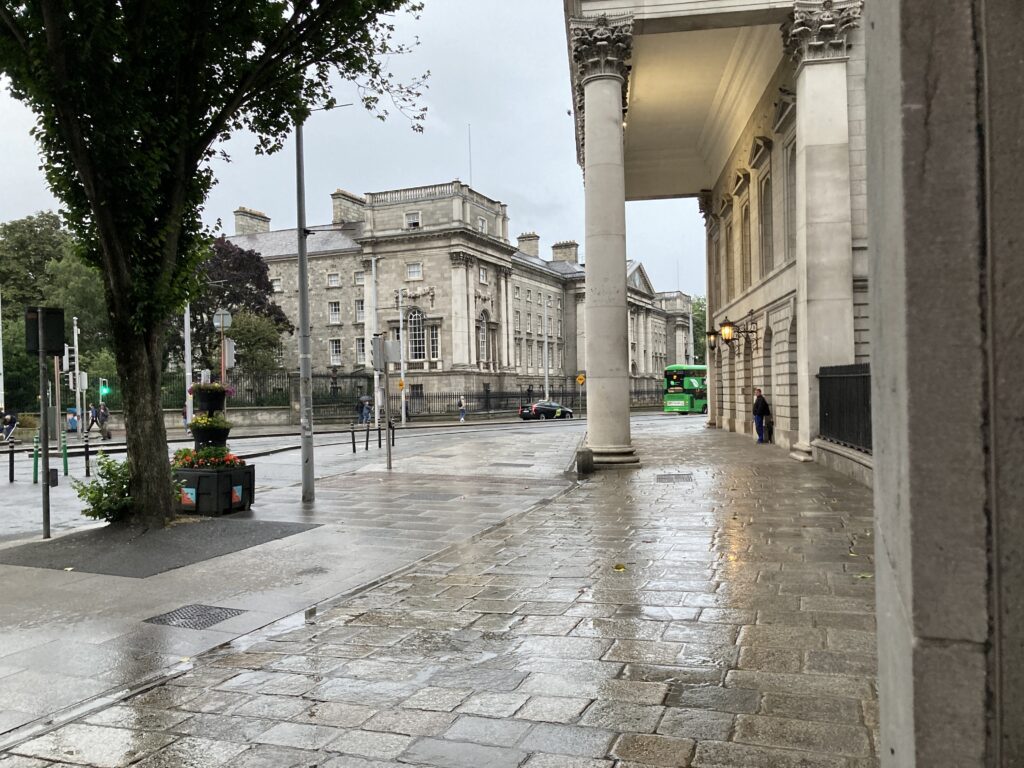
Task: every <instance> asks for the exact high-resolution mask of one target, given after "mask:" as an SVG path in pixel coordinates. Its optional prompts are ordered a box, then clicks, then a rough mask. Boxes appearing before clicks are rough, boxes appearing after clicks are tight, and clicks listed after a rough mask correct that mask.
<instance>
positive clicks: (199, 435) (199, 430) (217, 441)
mask: <svg viewBox="0 0 1024 768" xmlns="http://www.w3.org/2000/svg"><path fill="white" fill-rule="evenodd" d="M230 432H231V427H192V437H193V438H194V440H195V445H196V450H197V451H198V450H199V449H200V448H204V447H206V446H208V445H210V446H215V447H218V448H223V447H224V446H226V445H227V444H228V434H229V433H230Z"/></svg>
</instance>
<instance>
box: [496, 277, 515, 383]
mask: <svg viewBox="0 0 1024 768" xmlns="http://www.w3.org/2000/svg"><path fill="white" fill-rule="evenodd" d="M499 269H500V272H501V281H502V282H501V285H502V289H501V300H502V301H503V302H504V304H505V311H504V315H503V317H504V319H505V325H504V326H503V333H502V348H503V350H504V355H505V358H504V361H503V363H502V364H503V365H504V366H505V367H506V368H512V367H514V366H515V364H516V358H515V351H514V349H513V346H514V344H515V328H514V327H513V319H512V312H513V309H512V270H511V269H510V268H509V267H500V268H499Z"/></svg>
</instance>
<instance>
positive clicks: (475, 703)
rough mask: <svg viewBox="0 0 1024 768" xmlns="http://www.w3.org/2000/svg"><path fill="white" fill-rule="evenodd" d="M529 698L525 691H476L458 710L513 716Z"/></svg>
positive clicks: (465, 712)
mask: <svg viewBox="0 0 1024 768" xmlns="http://www.w3.org/2000/svg"><path fill="white" fill-rule="evenodd" d="M528 698H529V697H528V696H527V695H526V694H525V693H494V692H488V693H476V694H473V695H472V696H470V697H469V698H468V699H466V701H465V702H463V704H462V705H461V706H460V707H459V708H458V712H459V713H460V714H465V715H484V716H486V717H512V715H514V714H515V713H516V712H517V711H518V710H519V709H520V708H521V707H522V706H523V705H524V704H525V703H526V701H527V699H528ZM424 735H426V734H424Z"/></svg>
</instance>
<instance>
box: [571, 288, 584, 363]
mask: <svg viewBox="0 0 1024 768" xmlns="http://www.w3.org/2000/svg"><path fill="white" fill-rule="evenodd" d="M575 296H576V300H575V301H574V302H573V303H574V304H575V307H574V309H575V312H576V370H577V372H579V371H586V370H587V313H586V300H587V296H586V294H585V293H577V294H575Z"/></svg>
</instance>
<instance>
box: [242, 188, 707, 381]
mask: <svg viewBox="0 0 1024 768" xmlns="http://www.w3.org/2000/svg"><path fill="white" fill-rule="evenodd" d="M331 197H332V204H333V205H332V207H333V216H332V219H333V220H332V222H331V223H330V224H329V225H326V226H320V227H312V228H310V234H309V236H308V238H307V254H308V261H309V290H310V320H311V323H312V355H313V361H312V362H313V371H314V373H316V372H320V373H325V372H329V371H332V370H335V369H336V370H337V371H338V372H339V373H357V372H360V371H365V370H367V369H368V368H369V366H370V359H369V349H370V339H371V338H372V336H373V334H374V332H381V333H386V334H387V335H388V337H389V338H392V339H399V338H400V337H402V336H404V344H403V350H404V354H405V367H406V379H407V382H408V385H409V392H410V393H411V394H416V393H420V392H422V393H424V394H426V393H430V392H441V391H456V390H459V391H461V390H475V391H479V390H482V389H484V388H485V387H487V388H490V389H491V390H492V391H515V390H516V389H517V388H519V387H523V388H525V387H528V386H530V385H534V387H535V391H538V392H539V391H540V389H541V387H542V384H543V380H544V365H545V359H546V361H547V366H548V379H549V383H550V385H551V386H553V387H558V386H565V387H574V386H575V383H574V379H575V377H576V375H577V374H578V373H586V361H585V359H584V356H583V349H584V346H585V339H586V327H585V321H584V318H583V306H584V303H585V300H586V289H585V278H586V270H585V268H584V266H583V265H582V264H580V263H579V262H580V260H579V246H578V245H577V244H576V243H575V242H572V241H566V242H560V243H555V244H554V245H553V246H551V257H550V258H543V257H542V256H541V252H540V238H539V237H538V236H537V235H536V234H533V233H526V234H523V235H520V236H519V238H518V240H517V242H516V243H515V244H513V243H512V242H511V241H510V239H509V217H508V210H507V207H506V206H505V205H504V204H503V203H501V202H499V201H497V200H492V199H490V198H488V197H485V196H484V195H482V194H480V193H479V192H477V191H476V190H474V189H471V188H470V187H469V186H468V185H466V184H463V183H461V182H459V181H454V182H451V183H448V184H437V185H430V186H425V187H415V188H409V189H399V190H390V191H386V192H375V193H369V194H367V195H365V196H364V195H354V194H352V193H350V192H346V191H344V190H338V191H337V192H335V193H334V194H333V195H332V196H331ZM235 231H236V234H235V235H234V236H232V237H230V238H229V239H230V240H231V241H232V242H233V243H234V244H235V245H238V246H240V247H242V248H246V249H251V250H254V251H257V252H258V253H260V254H261V255H262V256H263V258H264V260H265V261H266V262H267V265H268V268H269V271H270V278H271V282H272V284H273V285H274V290H275V293H276V295H275V300H276V301H277V302H278V303H279V304H280V305H281V306H282V308H283V309H284V310H285V312H286V314H287V315H288V317H289V318H290V319H292V320H293V322H294V321H295V318H297V317H298V273H297V263H298V260H297V255H296V252H297V235H296V231H295V230H294V229H287V230H277V231H272V230H271V228H270V219H269V217H268V216H266V215H265V214H263V213H261V212H259V211H253V210H251V209H248V208H239V209H238V210H236V211H235ZM625 271H626V277H627V279H628V281H629V285H630V289H629V295H630V333H631V337H630V339H631V350H632V351H631V354H632V362H631V372H632V376H633V379H634V381H635V382H636V383H641V384H646V385H649V386H657V384H658V383H659V382H660V381H661V377H662V369H663V368H664V366H665V364H667V363H672V362H677V361H680V362H682V361H685V360H690V359H692V349H693V344H692V338H691V336H690V327H689V323H690V317H689V312H690V297H689V296H687V295H685V294H682V293H678V292H672V293H658V292H656V291H655V290H654V288H653V286H652V285H651V282H650V280H649V278H648V277H647V274H646V272H645V271H644V268H643V266H642V265H641V264H640V263H639V262H629V263H628V264H627V265H626V267H625ZM545 340H546V344H545ZM393 368H394V370H395V371H397V370H398V366H397V365H396V366H393Z"/></svg>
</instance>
